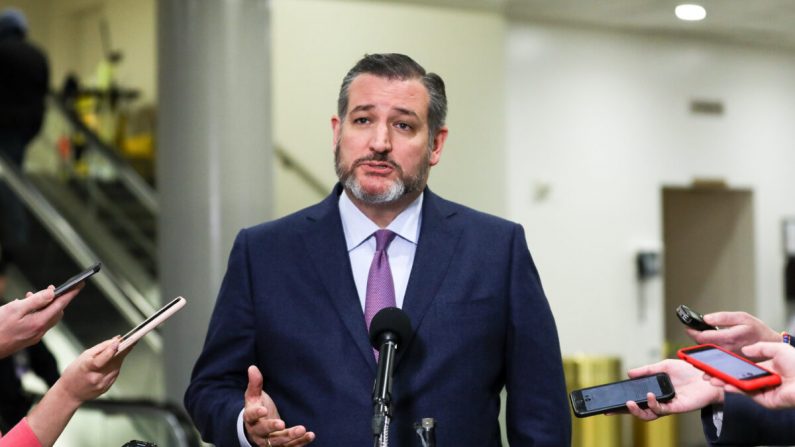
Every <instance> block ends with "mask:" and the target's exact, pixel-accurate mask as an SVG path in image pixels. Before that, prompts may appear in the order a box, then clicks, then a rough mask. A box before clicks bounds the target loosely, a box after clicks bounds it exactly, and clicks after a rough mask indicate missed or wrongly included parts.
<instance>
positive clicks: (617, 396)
mask: <svg viewBox="0 0 795 447" xmlns="http://www.w3.org/2000/svg"><path fill="white" fill-rule="evenodd" d="M649 392H651V393H654V395H655V396H658V397H659V396H662V395H663V394H664V393H663V391H662V389H660V382H659V380H658V378H657V376H650V377H642V378H639V379H634V380H625V381H622V382H616V383H609V384H607V385H600V386H596V387H593V388H585V389H583V390H582V400H583V403H584V405H585V409H586V410H587V411H594V410H600V409H603V408H612V407H620V406H623V405H624V404H625V403H626V402H627V401H628V400H633V401H645V400H646V394H647V393H649Z"/></svg>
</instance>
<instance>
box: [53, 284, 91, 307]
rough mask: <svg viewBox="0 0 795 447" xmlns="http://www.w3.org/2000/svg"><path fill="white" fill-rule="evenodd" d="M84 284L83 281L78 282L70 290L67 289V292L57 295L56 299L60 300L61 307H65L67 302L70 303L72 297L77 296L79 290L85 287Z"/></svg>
mask: <svg viewBox="0 0 795 447" xmlns="http://www.w3.org/2000/svg"><path fill="white" fill-rule="evenodd" d="M85 285H86V283H85V282H81V283H80V284H78V285H77V286H75V287H74V288H73V289H72V290H70V291H68V292H66V293H64V294H63V295H61V296H59V297H58V301H61V302H62V303H63V307H66V306H68V305H69V303H71V302H72V300H73V299H74V297H76V296H77V294H79V293H80V291H81V290H83V287H85Z"/></svg>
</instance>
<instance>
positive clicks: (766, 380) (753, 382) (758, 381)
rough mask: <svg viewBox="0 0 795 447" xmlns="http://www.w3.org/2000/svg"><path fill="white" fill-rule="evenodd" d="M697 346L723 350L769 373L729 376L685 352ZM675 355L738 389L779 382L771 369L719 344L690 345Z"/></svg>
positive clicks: (778, 383) (749, 388)
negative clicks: (744, 376)
mask: <svg viewBox="0 0 795 447" xmlns="http://www.w3.org/2000/svg"><path fill="white" fill-rule="evenodd" d="M698 348H714V349H717V350H719V351H721V352H723V353H725V354H727V355H730V356H732V357H736V358H738V359H740V360H742V361H743V362H746V363H750V364H752V365H754V366H756V367H757V368H759V369H761V370H763V371H767V372H768V373H770V375H769V376H762V377H757V378H755V379H749V380H741V379H738V378H736V377H733V376H730V375H728V374H726V373H725V372H723V371H721V370H719V369H716V368H715V367H713V366H711V365H709V364H707V363H704V362H702V361H700V360H698V359H695V358H693V357H692V356H690V355H689V354H688V353H687V351H691V350H695V349H698ZM676 355H677V356H679V358H680V359H682V360H684V361H686V362H688V363H690V364H692V365H693V366H695V367H696V368H698V369H700V370H702V371H704V372H706V373H708V374H709V375H711V376H714V377H717V378H718V379H721V380H723V381H724V382H726V383H730V384H732V385H734V386H736V387H737V388H739V389H741V390H743V391H754V390H758V389H760V388H766V387H771V386H776V385H780V384H781V377H779V375H778V374H776V373H774V372H773V371H770V370H768V369H766V368H763V367H761V366H759V365H757V364H756V363H754V362H752V361H750V360H748V359H746V358H744V357H741V356H739V355H737V354H735V353H733V352H730V351H727V350H725V349H723V348H721V347H720V346H716V345H712V344H704V345H697V346H690V347H687V348H682V349H680V350H679V351H678V352H677V353H676Z"/></svg>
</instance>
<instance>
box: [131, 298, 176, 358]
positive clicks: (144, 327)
mask: <svg viewBox="0 0 795 447" xmlns="http://www.w3.org/2000/svg"><path fill="white" fill-rule="evenodd" d="M186 302H187V301H186V300H185V298H182V297H181V296H178V297H176V298H174V299H173V300H171V302H170V303H168V304H166V305H165V306H163V307H161V308H160V310H158V311H157V312H155V313H153V314H152V315H151V316H150V317H149V318H147V319H146V320H144V321H142V322H141V324H139V325H138V326H135V327H134V328H132V330H130V332H127V333H126V334H124V335H123V336H122V337H121V342H120V343H119V350H118V352H121V351H124V350H125V349H127V348H129V347H130V346H132V345H133V344H134V343H135V342H136V341H138V340H140V339H141V337H143V336H144V335H146V334H148V333H149V332H150V331H152V329H154V328H156V327H158V326H160V324H161V323H163V322H164V321H166V320H168V319H169V318H171V316H172V315H174V314H175V313H177V311H178V310H180V309H182V308H183V307H185V303H186Z"/></svg>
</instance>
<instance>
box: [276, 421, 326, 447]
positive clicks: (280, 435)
mask: <svg viewBox="0 0 795 447" xmlns="http://www.w3.org/2000/svg"><path fill="white" fill-rule="evenodd" d="M268 440H269V441H270V443H271V445H273V446H274V447H275V446H287V447H295V446H303V445H306V444H308V443H310V442H312V441H314V440H315V434H314V433H312V432H307V431H306V428H305V427H304V426H303V425H297V426H295V427H290V428H289V429H285V430H280V431H275V432H272V433H270V434H269V435H268Z"/></svg>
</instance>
